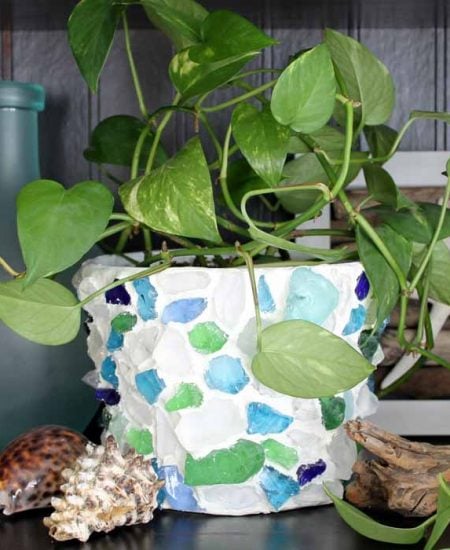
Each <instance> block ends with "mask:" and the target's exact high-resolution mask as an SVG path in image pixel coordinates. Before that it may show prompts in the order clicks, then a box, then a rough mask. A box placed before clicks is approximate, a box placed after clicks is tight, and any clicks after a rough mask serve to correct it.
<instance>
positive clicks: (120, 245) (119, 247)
mask: <svg viewBox="0 0 450 550" xmlns="http://www.w3.org/2000/svg"><path fill="white" fill-rule="evenodd" d="M131 229H132V228H131V226H128V227H127V228H125V229H124V230H123V231H122V233H121V234H120V237H119V239H118V241H117V244H116V247H115V249H114V253H115V254H121V253H122V252H123V249H124V248H125V246H126V244H127V242H128V239H129V238H130V235H131Z"/></svg>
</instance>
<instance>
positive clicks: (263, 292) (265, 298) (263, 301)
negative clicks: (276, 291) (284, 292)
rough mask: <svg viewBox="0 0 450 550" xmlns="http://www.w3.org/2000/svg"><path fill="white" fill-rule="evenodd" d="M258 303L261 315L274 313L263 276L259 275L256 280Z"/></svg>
mask: <svg viewBox="0 0 450 550" xmlns="http://www.w3.org/2000/svg"><path fill="white" fill-rule="evenodd" d="M258 301H259V309H260V310H261V313H273V312H274V311H275V302H274V300H273V297H272V293H271V292H270V288H269V285H268V284H267V281H266V277H265V275H261V277H260V278H259V279H258Z"/></svg>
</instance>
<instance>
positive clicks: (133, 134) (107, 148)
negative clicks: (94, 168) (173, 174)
mask: <svg viewBox="0 0 450 550" xmlns="http://www.w3.org/2000/svg"><path fill="white" fill-rule="evenodd" d="M145 127H146V126H145V124H144V123H143V122H142V121H141V120H139V119H138V118H135V117H133V116H128V115H117V116H112V117H109V118H105V120H102V121H101V122H100V123H99V124H98V125H97V126H96V128H95V129H94V131H93V132H92V134H91V139H90V142H89V148H88V149H86V150H85V151H84V157H85V158H86V159H87V160H88V161H90V162H96V163H98V164H117V165H120V166H131V163H132V160H133V154H134V150H135V147H136V143H137V141H138V139H139V137H140V135H141V133H142V132H143V130H144V129H145ZM152 143H153V133H151V132H149V135H148V136H147V137H146V138H145V141H144V144H143V146H142V150H141V156H140V159H139V166H140V167H144V166H145V163H146V161H147V157H148V155H149V152H150V147H151V145H152ZM166 160H167V155H166V153H165V151H164V149H163V148H162V146H161V145H160V144H159V145H158V149H157V153H156V158H155V167H157V166H160V165H161V164H163V163H164V162H166Z"/></svg>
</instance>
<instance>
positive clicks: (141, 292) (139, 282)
mask: <svg viewBox="0 0 450 550" xmlns="http://www.w3.org/2000/svg"><path fill="white" fill-rule="evenodd" d="M133 286H134V289H135V291H136V293H137V295H138V299H137V310H138V313H139V315H140V316H141V319H142V320H143V321H149V320H150V319H156V317H157V313H156V298H157V297H158V292H157V291H156V288H155V287H154V286H153V285H152V283H151V282H150V280H149V279H148V278H147V277H143V278H142V279H136V280H135V281H133Z"/></svg>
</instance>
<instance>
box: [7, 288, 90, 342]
mask: <svg viewBox="0 0 450 550" xmlns="http://www.w3.org/2000/svg"><path fill="white" fill-rule="evenodd" d="M0 318H1V320H2V321H3V322H4V323H5V325H7V326H8V327H9V328H10V329H12V330H14V331H15V332H17V333H18V334H20V335H21V336H23V337H24V338H27V339H28V340H31V341H32V342H36V343H38V344H44V345H47V346H57V345H60V344H65V343H67V342H70V341H71V340H73V339H74V338H75V336H76V335H77V334H78V330H79V328H80V307H79V305H78V302H77V299H76V298H75V296H74V295H73V294H72V293H71V292H70V291H69V290H67V288H65V287H64V286H62V285H60V284H59V283H56V282H55V281H52V280H50V279H39V280H38V281H36V282H35V283H34V284H32V285H30V286H28V287H27V288H24V287H23V281H21V280H20V279H15V280H13V281H8V282H6V283H0Z"/></svg>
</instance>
